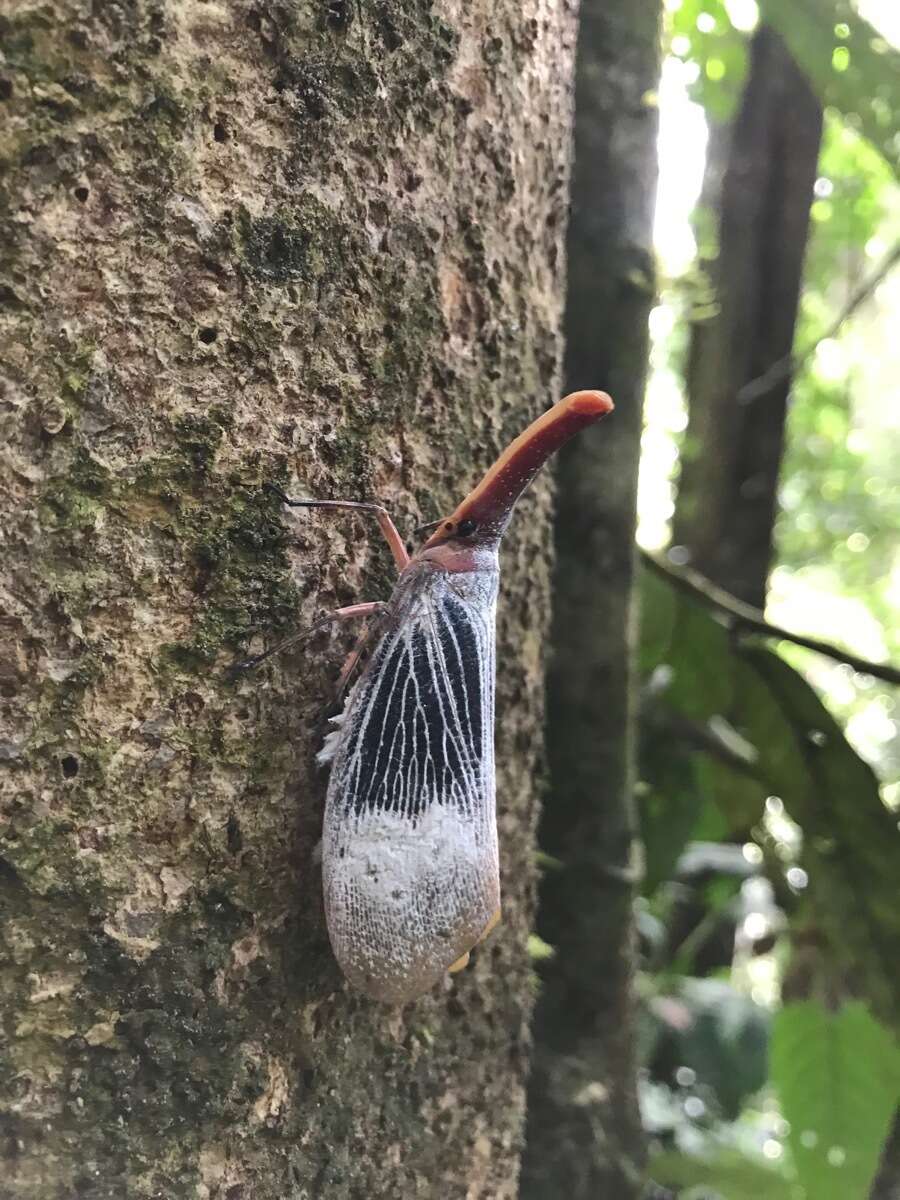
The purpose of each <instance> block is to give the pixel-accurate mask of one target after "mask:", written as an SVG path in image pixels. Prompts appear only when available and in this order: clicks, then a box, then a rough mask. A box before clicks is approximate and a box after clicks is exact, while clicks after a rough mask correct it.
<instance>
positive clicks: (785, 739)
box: [735, 647, 900, 1025]
mask: <svg viewBox="0 0 900 1200" xmlns="http://www.w3.org/2000/svg"><path fill="white" fill-rule="evenodd" d="M742 658H743V659H744V661H745V663H746V665H747V667H748V668H749V670H747V671H745V672H744V673H743V675H741V676H740V709H741V714H740V717H739V718H738V717H736V718H735V720H736V723H737V724H739V725H742V729H743V732H744V733H745V734H746V735H747V736H748V737H749V739H750V740H751V741H752V742H753V744H754V745H755V746H756V747H757V749H758V750H759V753H760V767H761V770H762V772H763V775H764V777H765V778H766V779H768V780H769V781H770V784H771V787H772V790H773V792H775V793H776V794H777V795H779V796H780V797H781V799H782V800H783V801H784V804H785V807H786V809H787V811H788V813H789V814H790V816H791V817H792V818H793V819H794V820H795V821H796V822H797V823H798V824H799V825H800V826H801V828H802V829H803V835H804V848H803V856H804V857H803V861H804V863H805V865H806V867H807V870H808V873H809V879H810V884H809V899H810V902H811V904H812V906H813V908H814V911H815V916H816V920H817V922H818V924H819V925H820V927H821V929H822V931H823V932H825V933H826V935H827V936H828V940H829V951H830V954H829V957H831V958H833V960H834V961H835V962H836V963H838V964H840V965H841V966H842V967H843V969H844V970H845V971H846V972H847V973H848V974H850V975H852V976H853V978H854V979H855V981H856V984H857V986H861V987H863V988H864V989H865V992H866V994H867V996H868V997H869V998H870V1000H871V1002H872V1005H873V1008H874V1009H875V1011H876V1012H878V1013H879V1015H881V1016H882V1017H883V1018H884V1019H886V1020H888V1021H889V1022H890V1023H891V1024H893V1025H897V1024H900V995H898V989H897V983H896V980H897V964H898V963H900V908H898V906H897V880H898V879H900V834H898V830H897V825H896V822H895V820H894V818H893V817H892V816H891V814H890V813H888V811H887V809H886V808H885V807H884V805H883V803H882V801H881V796H880V794H879V790H878V781H877V779H876V778H875V775H874V772H873V771H872V769H871V767H869V766H868V764H867V763H865V762H863V760H862V759H861V758H860V757H859V755H858V754H856V752H855V751H854V750H853V748H852V746H851V745H850V744H849V742H848V741H847V739H846V738H845V737H844V734H843V731H842V730H841V728H840V726H839V725H838V723H837V722H836V721H835V719H834V718H833V717H832V716H831V714H830V713H829V712H828V710H827V709H826V708H825V705H824V704H823V703H822V701H821V700H820V699H819V697H818V696H817V695H816V693H815V692H814V691H813V689H812V688H811V687H810V685H809V684H808V683H807V682H806V680H805V679H804V678H803V677H802V676H801V675H800V674H799V673H798V672H797V671H795V670H794V668H793V667H791V666H789V665H788V663H786V662H784V660H783V659H781V658H779V656H778V655H777V654H775V653H774V652H773V651H771V650H768V649H766V648H764V647H753V648H747V649H745V650H744V651H743V652H742Z"/></svg>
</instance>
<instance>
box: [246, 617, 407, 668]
mask: <svg viewBox="0 0 900 1200" xmlns="http://www.w3.org/2000/svg"><path fill="white" fill-rule="evenodd" d="M386 608H387V605H386V604H385V603H384V601H383V600H374V601H370V602H368V603H365V604H348V605H347V606H346V608H336V609H335V610H334V612H330V613H328V615H327V616H325V617H322V619H321V620H320V621H316V622H315V624H313V625H310V626H308V627H307V628H306V629H301V630H300V632H299V633H292V634H291V636H290V637H286V638H284V640H283V641H280V642H278V643H277V645H275V646H272V647H271V648H270V649H269V650H264V651H263V652H262V654H255V655H254V656H253V657H252V658H245V659H244V661H243V662H239V663H235V665H234V666H233V667H232V668H231V672H230V673H231V674H232V675H237V674H239V673H240V672H241V671H249V670H250V669H251V668H252V667H258V666H259V664H260V663H261V662H265V661H266V659H267V658H271V657H272V655H273V654H280V653H281V651H282V650H286V649H287V648H288V646H293V645H295V644H296V643H297V642H301V641H303V640H304V639H305V638H308V637H312V635H313V634H314V633H318V632H319V630H320V629H327V628H328V626H329V625H330V624H331V623H332V621H352V620H353V619H354V618H355V617H371V616H372V615H373V613H380V612H384V611H385V609H386Z"/></svg>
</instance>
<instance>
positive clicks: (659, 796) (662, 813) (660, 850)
mask: <svg viewBox="0 0 900 1200" xmlns="http://www.w3.org/2000/svg"><path fill="white" fill-rule="evenodd" d="M700 757H701V756H700V755H697V754H689V753H685V752H682V751H681V750H680V749H679V748H678V747H676V748H675V752H674V753H672V752H671V749H670V750H669V751H668V752H667V751H666V750H665V749H664V748H662V747H660V748H659V750H658V751H657V753H656V755H655V756H654V758H655V761H654V770H653V779H652V781H651V782H649V783H647V784H646V786H645V788H644V789H643V790H642V791H641V793H640V794H639V797H638V803H639V809H640V814H641V831H642V834H643V841H644V887H643V890H644V893H645V895H648V896H650V895H652V894H653V892H654V891H655V890H656V889H657V887H659V885H660V884H661V883H662V882H663V881H664V880H666V879H670V878H671V877H672V872H673V870H674V868H675V863H676V862H677V861H678V857H679V855H680V854H681V852H682V850H683V849H684V847H685V846H686V845H687V843H688V842H689V841H690V839H691V835H692V834H693V831H694V828H695V826H696V825H697V822H698V819H699V817H700V814H701V812H702V810H703V806H704V803H705V801H706V794H705V793H704V791H703V789H702V787H701V786H700V780H699V777H698V774H697V770H696V762H697V760H698V759H699V758H700Z"/></svg>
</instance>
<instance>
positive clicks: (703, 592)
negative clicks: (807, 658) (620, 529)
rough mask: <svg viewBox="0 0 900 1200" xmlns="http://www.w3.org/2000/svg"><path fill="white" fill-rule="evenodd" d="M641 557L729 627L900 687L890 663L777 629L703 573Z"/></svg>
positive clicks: (899, 677) (898, 676) (646, 555)
mask: <svg viewBox="0 0 900 1200" xmlns="http://www.w3.org/2000/svg"><path fill="white" fill-rule="evenodd" d="M640 553H641V560H642V562H644V563H646V565H647V566H648V567H650V568H651V569H652V570H654V571H656V572H657V574H659V575H662V576H663V578H664V579H667V580H668V581H669V582H670V583H672V584H674V585H675V587H678V588H680V589H681V590H682V591H683V592H686V593H687V594H688V595H690V596H693V597H694V599H695V600H700V601H701V602H702V603H703V604H706V605H707V606H709V607H710V608H714V609H716V611H717V612H720V613H721V614H722V615H723V616H725V617H728V618H729V623H730V624H731V625H732V627H733V628H735V629H736V630H741V629H745V630H751V631H752V632H753V633H758V634H761V635H762V636H763V637H770V638H779V639H780V640H782V641H785V642H793V643H794V644H795V645H796V646H803V647H805V648H806V649H807V650H814V651H815V652H816V653H817V654H824V655H825V657H826V658H833V659H834V660H835V661H836V662H842V663H846V664H847V666H849V667H852V668H853V670H854V671H859V672H860V673H861V674H863V675H874V676H875V678H876V679H883V680H884V681H885V682H886V683H892V684H894V685H895V686H896V685H900V669H898V668H897V667H894V666H892V665H891V664H890V663H877V662H871V661H870V660H869V659H867V658H860V657H859V655H857V654H851V653H850V651H849V650H843V649H842V648H841V647H840V646H834V645H832V643H831V642H823V641H822V640H821V639H819V638H812V637H805V636H804V635H803V634H801V633H792V632H791V630H790V629H785V628H784V627H783V626H781V625H773V624H772V622H771V621H767V620H766V619H765V617H764V616H763V614H762V613H761V612H760V611H759V609H757V608H753V606H752V605H750V604H745V603H744V602H743V600H738V599H737V597H735V596H732V595H731V593H730V592H726V591H725V590H724V589H723V588H720V587H718V586H717V585H716V584H715V583H713V582H712V581H711V580H709V579H707V578H706V576H705V575H701V574H700V573H699V571H694V570H692V569H691V568H690V567H676V566H675V565H674V563H667V562H663V561H662V560H661V559H659V558H657V557H656V555H654V554H650V553H649V551H647V550H641V552H640Z"/></svg>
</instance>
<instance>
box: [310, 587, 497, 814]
mask: <svg viewBox="0 0 900 1200" xmlns="http://www.w3.org/2000/svg"><path fill="white" fill-rule="evenodd" d="M480 574H482V575H486V574H488V573H487V572H482V573H480ZM411 582H412V583H413V584H414V586H412V587H409V588H406V589H405V594H401V595H399V596H398V597H397V605H396V609H395V612H394V613H393V614H392V619H391V620H390V622H389V625H388V628H387V630H386V632H385V633H384V635H383V637H382V640H381V642H380V644H379V645H378V647H377V649H376V651H375V653H374V654H373V656H372V658H371V659H370V661H369V663H368V664H367V666H366V669H365V671H364V673H363V675H362V677H361V678H360V680H359V682H358V684H357V685H356V687H355V688H354V690H353V692H352V693H351V695H350V696H349V697H348V702H347V705H346V707H345V710H344V712H343V713H342V714H341V716H340V717H339V718H338V724H339V728H338V729H337V730H335V731H334V733H332V734H330V735H329V741H328V742H327V743H326V747H325V749H324V751H323V754H322V755H321V756H320V758H322V759H324V760H326V761H327V760H328V759H329V758H332V755H333V760H332V776H331V784H330V787H329V807H330V808H332V810H333V812H332V816H334V817H338V816H339V815H340V816H344V815H349V814H351V813H364V812H366V811H368V812H373V811H375V810H381V811H385V812H393V813H397V814H398V815H401V816H405V817H410V818H415V817H418V816H419V815H420V814H421V813H422V812H423V811H424V810H425V809H427V808H428V806H429V805H430V804H433V803H441V804H444V805H452V806H454V807H455V808H457V809H458V810H459V811H460V812H467V813H469V814H470V815H472V816H475V815H476V813H477V810H478V808H479V807H480V806H481V805H482V804H483V803H484V801H485V800H486V799H487V796H486V792H487V791H491V792H492V788H493V773H494V763H493V734H494V608H495V605H494V600H495V592H496V588H495V587H494V588H491V586H490V584H491V582H493V580H491V579H487V580H486V579H483V578H482V579H474V580H473V579H472V577H471V576H469V575H466V576H451V575H448V574H447V573H446V572H445V571H439V570H434V569H432V568H427V567H426V568H424V569H420V570H419V571H418V572H416V576H414V578H413V580H412V581H411ZM454 585H456V586H454ZM460 585H462V587H461V586H460ZM473 585H478V586H473ZM463 588H464V589H465V590H462V589H463Z"/></svg>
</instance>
